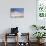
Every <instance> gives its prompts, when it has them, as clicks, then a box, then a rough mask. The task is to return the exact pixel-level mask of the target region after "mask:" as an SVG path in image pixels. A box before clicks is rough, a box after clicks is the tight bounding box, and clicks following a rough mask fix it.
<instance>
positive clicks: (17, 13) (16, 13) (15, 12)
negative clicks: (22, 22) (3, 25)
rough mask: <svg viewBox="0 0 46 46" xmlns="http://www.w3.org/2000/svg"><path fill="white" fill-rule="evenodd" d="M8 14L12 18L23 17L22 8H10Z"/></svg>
mask: <svg viewBox="0 0 46 46" xmlns="http://www.w3.org/2000/svg"><path fill="white" fill-rule="evenodd" d="M10 16H11V17H12V18H19V17H24V8H11V9H10Z"/></svg>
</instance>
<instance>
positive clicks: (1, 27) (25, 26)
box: [0, 0, 36, 36]
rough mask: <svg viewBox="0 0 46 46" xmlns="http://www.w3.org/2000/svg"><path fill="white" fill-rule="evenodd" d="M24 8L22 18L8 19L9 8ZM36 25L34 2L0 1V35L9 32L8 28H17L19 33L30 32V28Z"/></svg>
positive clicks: (27, 0) (22, 0)
mask: <svg viewBox="0 0 46 46" xmlns="http://www.w3.org/2000/svg"><path fill="white" fill-rule="evenodd" d="M18 7H23V8H24V18H10V8H18ZM32 24H36V0H1V1H0V34H3V33H5V32H10V30H9V28H11V27H16V26H18V27H19V31H20V32H30V36H32V32H33V31H32V29H31V28H30V26H31V25H32Z"/></svg>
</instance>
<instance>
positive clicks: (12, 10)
mask: <svg viewBox="0 0 46 46" xmlns="http://www.w3.org/2000/svg"><path fill="white" fill-rule="evenodd" d="M11 12H20V13H24V8H11Z"/></svg>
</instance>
